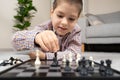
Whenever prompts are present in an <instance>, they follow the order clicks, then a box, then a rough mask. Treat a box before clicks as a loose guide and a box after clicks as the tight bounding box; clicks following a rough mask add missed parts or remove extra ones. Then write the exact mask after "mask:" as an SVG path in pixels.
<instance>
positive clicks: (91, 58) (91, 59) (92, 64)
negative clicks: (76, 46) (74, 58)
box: [89, 56, 94, 67]
mask: <svg viewBox="0 0 120 80" xmlns="http://www.w3.org/2000/svg"><path fill="white" fill-rule="evenodd" d="M89 60H90V61H92V62H91V66H92V67H94V62H93V61H94V59H93V57H92V56H90V57H89Z"/></svg>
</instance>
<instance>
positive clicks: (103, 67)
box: [99, 60, 106, 76]
mask: <svg viewBox="0 0 120 80" xmlns="http://www.w3.org/2000/svg"><path fill="white" fill-rule="evenodd" d="M105 70H106V69H105V66H104V61H103V60H101V61H100V67H99V73H100V75H101V76H106V73H105Z"/></svg>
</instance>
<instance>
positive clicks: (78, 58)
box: [76, 53, 81, 63]
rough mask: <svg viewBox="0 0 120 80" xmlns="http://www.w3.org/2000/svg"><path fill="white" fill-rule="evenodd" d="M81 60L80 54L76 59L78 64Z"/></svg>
mask: <svg viewBox="0 0 120 80" xmlns="http://www.w3.org/2000/svg"><path fill="white" fill-rule="evenodd" d="M80 59H81V55H80V54H79V53H78V54H77V59H76V63H78V61H79V60H80Z"/></svg>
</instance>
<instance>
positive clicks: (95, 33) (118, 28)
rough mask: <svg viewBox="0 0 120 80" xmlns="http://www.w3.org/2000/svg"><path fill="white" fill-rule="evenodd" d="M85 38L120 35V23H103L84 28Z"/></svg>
mask: <svg viewBox="0 0 120 80" xmlns="http://www.w3.org/2000/svg"><path fill="white" fill-rule="evenodd" d="M86 37H87V38H110V37H112V38H114V37H120V23H111V24H103V25H97V26H92V27H87V28H86Z"/></svg>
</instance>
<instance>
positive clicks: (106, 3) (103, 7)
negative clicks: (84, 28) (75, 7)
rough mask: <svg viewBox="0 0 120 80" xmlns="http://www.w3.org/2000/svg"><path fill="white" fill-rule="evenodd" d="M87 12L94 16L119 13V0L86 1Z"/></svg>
mask: <svg viewBox="0 0 120 80" xmlns="http://www.w3.org/2000/svg"><path fill="white" fill-rule="evenodd" d="M86 1H88V2H87V9H86V10H87V12H88V13H94V14H104V13H110V12H115V11H120V0H86Z"/></svg>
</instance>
